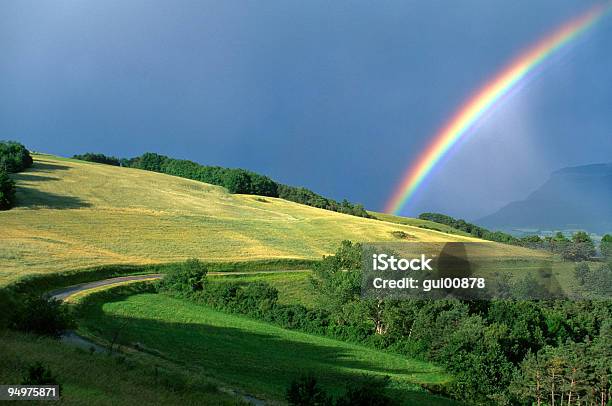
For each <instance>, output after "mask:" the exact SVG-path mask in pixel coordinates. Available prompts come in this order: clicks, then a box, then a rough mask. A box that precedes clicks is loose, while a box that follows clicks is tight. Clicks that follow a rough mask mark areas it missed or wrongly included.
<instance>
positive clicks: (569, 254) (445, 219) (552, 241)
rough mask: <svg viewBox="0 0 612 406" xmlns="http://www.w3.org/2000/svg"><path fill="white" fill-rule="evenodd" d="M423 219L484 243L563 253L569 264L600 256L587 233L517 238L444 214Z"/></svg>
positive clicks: (605, 243)
mask: <svg viewBox="0 0 612 406" xmlns="http://www.w3.org/2000/svg"><path fill="white" fill-rule="evenodd" d="M419 218H420V219H422V220H429V221H433V222H435V223H440V224H445V225H447V226H450V227H452V228H454V229H456V230H460V231H463V232H466V233H468V234H470V235H471V236H473V237H476V238H482V239H483V240H489V241H495V242H500V243H505V244H512V245H519V246H523V247H527V248H536V249H545V250H548V251H550V252H553V253H555V254H559V255H560V256H561V257H562V258H563V259H565V260H567V261H574V262H576V261H586V260H588V259H590V258H592V257H594V256H595V255H596V254H597V251H596V249H595V243H594V242H593V239H592V238H591V237H590V236H589V235H588V234H587V233H586V232H584V231H577V232H575V233H573V234H572V235H571V237H570V238H568V237H566V236H565V235H564V234H563V233H561V232H557V233H556V234H555V235H554V236H546V237H540V236H538V235H530V236H525V237H521V238H518V237H515V236H513V235H511V234H508V233H504V232H501V231H491V230H488V229H486V228H484V227H480V226H477V225H475V224H472V223H468V222H467V221H465V220H463V219H455V218H453V217H451V216H447V215H445V214H441V213H421V214H420V215H419ZM610 247H612V235H608V234H606V235H605V236H604V237H603V239H602V245H601V251H602V255H604V256H605V254H604V251H605V250H609V251H611V252H612V248H610Z"/></svg>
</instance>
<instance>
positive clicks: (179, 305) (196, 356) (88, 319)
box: [80, 277, 454, 405]
mask: <svg viewBox="0 0 612 406" xmlns="http://www.w3.org/2000/svg"><path fill="white" fill-rule="evenodd" d="M266 279H270V277H266ZM94 296H95V297H93V299H92V300H90V301H88V304H87V305H86V306H85V307H84V316H85V317H84V318H83V319H82V321H81V322H80V323H81V324H80V329H81V331H82V332H84V333H85V334H86V335H93V336H96V337H99V338H103V339H104V340H106V341H107V342H108V341H111V340H112V339H113V338H114V337H119V338H118V342H119V343H121V344H122V345H124V346H126V347H136V348H139V349H141V350H143V351H145V352H148V353H151V354H155V355H156V356H157V357H160V358H162V359H165V360H168V361H171V362H173V363H176V364H179V365H184V367H185V368H186V369H188V370H189V371H191V372H192V373H194V374H196V375H203V376H206V375H212V376H214V377H215V378H218V379H221V380H222V381H224V382H227V383H228V384H230V385H233V386H236V387H239V388H241V389H243V390H245V391H247V392H248V393H250V394H253V395H256V396H258V397H261V398H264V399H266V398H267V399H270V398H272V399H277V400H281V399H283V398H284V393H285V391H286V388H287V386H288V385H289V383H290V382H291V381H292V380H293V379H295V378H297V377H299V376H300V375H301V374H306V373H313V374H315V375H316V376H317V377H318V378H319V379H320V382H321V384H322V386H324V387H325V388H327V389H328V390H329V391H330V392H332V393H338V392H340V391H342V390H343V388H345V387H346V385H347V384H349V382H350V381H351V379H355V378H358V377H361V376H363V375H364V374H367V375H378V376H385V375H388V376H390V377H391V379H392V383H391V391H393V392H394V394H395V396H396V397H397V398H398V399H402V400H404V401H406V402H410V401H413V402H417V401H424V400H425V399H427V402H428V404H433V405H435V404H440V405H444V404H454V402H451V401H449V400H446V399H442V398H437V397H434V396H431V395H429V394H428V393H427V392H425V391H423V389H421V388H420V387H419V385H420V384H443V383H446V382H448V381H449V380H450V379H451V377H450V376H448V375H447V374H446V373H445V372H444V371H443V370H442V369H440V368H438V367H436V366H434V365H432V364H430V363H427V362H422V361H417V360H413V359H408V358H406V357H404V356H400V355H394V354H391V353H387V352H382V351H378V350H374V349H372V348H368V347H364V346H360V345H356V344H351V343H347V342H343V341H338V340H334V339H330V338H325V337H319V336H315V335H310V334H305V333H301V332H297V331H291V330H286V329H283V328H280V327H277V326H274V325H271V324H268V323H265V322H261V321H257V320H252V319H249V318H246V317H242V316H237V315H233V314H227V313H222V312H218V311H215V310H212V309H210V308H208V307H206V306H202V305H198V304H195V303H192V302H188V301H185V300H181V299H177V298H172V297H169V296H166V295H161V294H152V293H141V294H135V295H131V296H119V295H118V296H114V297H113V296H112V295H109V294H108V293H106V294H102V295H94ZM98 298H102V300H98Z"/></svg>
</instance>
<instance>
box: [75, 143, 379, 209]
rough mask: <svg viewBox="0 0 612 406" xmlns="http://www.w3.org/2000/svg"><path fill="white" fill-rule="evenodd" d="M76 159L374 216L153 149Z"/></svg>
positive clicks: (246, 174) (251, 174) (303, 191)
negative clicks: (130, 155) (136, 153)
mask: <svg viewBox="0 0 612 406" xmlns="http://www.w3.org/2000/svg"><path fill="white" fill-rule="evenodd" d="M73 158H75V159H80V160H84V161H90V162H98V163H104V164H108V165H121V166H125V167H130V168H138V169H144V170H147V171H154V172H160V173H165V174H168V175H173V176H179V177H182V178H187V179H192V180H197V181H200V182H205V183H210V184H212V185H218V186H223V187H225V188H226V189H227V190H228V191H229V192H230V193H242V194H250V195H259V196H269V197H279V198H281V199H285V200H289V201H292V202H295V203H301V204H305V205H308V206H312V207H317V208H320V209H325V210H331V211H336V212H339V213H344V214H351V215H353V216H359V217H366V218H369V217H370V215H369V214H368V213H367V211H366V210H365V209H364V208H363V206H361V205H359V204H353V203H350V202H348V201H347V200H343V201H342V202H337V201H335V200H333V199H328V198H326V197H323V196H321V195H318V194H316V193H315V192H313V191H311V190H309V189H306V188H302V187H294V186H287V185H283V184H281V183H278V182H275V181H274V180H272V179H270V178H269V177H267V176H264V175H260V174H258V173H255V172H251V171H247V170H244V169H237V168H224V167H220V166H205V165H200V164H198V163H196V162H193V161H188V160H185V159H174V158H170V157H167V156H164V155H159V154H155V153H151V152H147V153H144V154H142V155H141V156H139V157H135V158H130V159H118V158H115V157H108V156H105V155H103V154H95V153H86V154H83V155H74V156H73Z"/></svg>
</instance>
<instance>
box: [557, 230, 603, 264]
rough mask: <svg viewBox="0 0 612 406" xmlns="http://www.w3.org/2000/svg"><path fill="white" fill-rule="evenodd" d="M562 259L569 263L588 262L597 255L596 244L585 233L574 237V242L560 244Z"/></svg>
mask: <svg viewBox="0 0 612 406" xmlns="http://www.w3.org/2000/svg"><path fill="white" fill-rule="evenodd" d="M559 252H560V253H561V257H562V258H563V259H565V260H567V261H586V260H588V259H589V258H591V257H592V256H594V255H595V244H594V243H593V240H592V239H591V237H590V236H589V235H588V234H587V233H585V232H584V231H578V232H576V233H574V235H572V240H571V241H569V240H566V241H564V242H562V243H561V244H560V249H559Z"/></svg>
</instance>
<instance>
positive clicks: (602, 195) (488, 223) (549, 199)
mask: <svg viewBox="0 0 612 406" xmlns="http://www.w3.org/2000/svg"><path fill="white" fill-rule="evenodd" d="M476 222H477V223H478V224H481V225H483V226H485V227H489V228H498V229H505V230H511V229H519V228H525V229H527V228H530V229H540V230H570V229H584V230H587V231H590V232H594V233H598V234H603V233H607V232H612V163H607V164H592V165H583V166H574V167H568V168H563V169H560V170H557V171H555V172H553V173H552V174H551V176H550V178H549V179H548V181H546V182H545V183H544V184H543V185H542V186H540V188H538V189H537V190H536V191H534V192H533V193H531V194H530V195H529V196H528V197H527V198H526V199H525V200H522V201H517V202H512V203H509V204H508V205H506V206H504V207H502V208H501V209H500V210H498V211H497V212H495V213H493V214H491V215H489V216H486V217H483V218H481V219H479V220H477V221H476Z"/></svg>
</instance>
